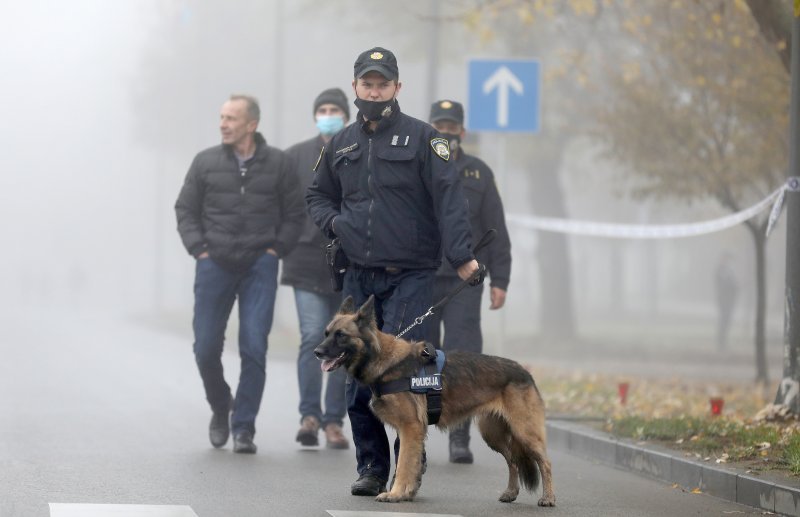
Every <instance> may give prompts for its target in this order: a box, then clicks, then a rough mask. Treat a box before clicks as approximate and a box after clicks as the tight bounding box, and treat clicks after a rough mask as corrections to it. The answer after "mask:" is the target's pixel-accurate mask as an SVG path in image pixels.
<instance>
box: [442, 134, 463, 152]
mask: <svg viewBox="0 0 800 517" xmlns="http://www.w3.org/2000/svg"><path fill="white" fill-rule="evenodd" d="M442 136H443V137H445V138H446V139H447V142H448V143H449V144H450V154H453V153H455V152H456V151H458V149H459V148H460V147H461V134H460V133H455V134H454V133H442Z"/></svg>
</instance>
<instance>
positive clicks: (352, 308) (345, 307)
mask: <svg viewBox="0 0 800 517" xmlns="http://www.w3.org/2000/svg"><path fill="white" fill-rule="evenodd" d="M354 312H356V304H355V302H353V297H352V296H348V297H347V298H345V299H344V301H342V305H340V306H339V314H353V313H354Z"/></svg>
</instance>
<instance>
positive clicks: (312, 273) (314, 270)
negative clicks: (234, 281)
mask: <svg viewBox="0 0 800 517" xmlns="http://www.w3.org/2000/svg"><path fill="white" fill-rule="evenodd" d="M323 145H324V142H323V140H322V137H320V136H319V135H318V136H315V137H314V138H311V139H309V140H305V141H303V142H300V143H299V144H295V145H293V146H292V147H290V148H288V149H287V150H286V154H288V155H289V157H290V158H291V159H292V162H293V163H294V164H295V173H296V174H297V178H298V182H299V183H300V188H301V189H302V190H303V192H305V190H306V189H307V188H308V187H309V185H311V183H312V181H313V180H314V164H315V163H316V162H317V158H319V152H320V150H321V149H322V146H323ZM328 242H329V239H326V238H325V236H324V235H323V234H322V232H321V231H320V229H319V228H317V225H316V224H314V221H312V220H311V218H310V217H308V215H307V214H306V216H305V224H304V226H303V230H302V232H301V233H300V240H299V241H298V242H297V246H296V247H295V248H294V249H293V250H292V252H291V253H289V254H288V255H286V257H284V259H283V269H282V273H281V283H282V284H285V285H291V286H293V287H296V288H298V289H304V290H306V291H312V292H315V293H320V294H328V293H333V290H332V289H331V280H330V274H329V273H328V267H327V266H326V265H325V245H326V244H327V243H328Z"/></svg>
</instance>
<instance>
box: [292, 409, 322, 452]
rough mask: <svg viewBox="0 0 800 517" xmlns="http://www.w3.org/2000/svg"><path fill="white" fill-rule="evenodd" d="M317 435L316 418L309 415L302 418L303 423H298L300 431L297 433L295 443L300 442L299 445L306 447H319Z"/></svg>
mask: <svg viewBox="0 0 800 517" xmlns="http://www.w3.org/2000/svg"><path fill="white" fill-rule="evenodd" d="M317 433H319V420H317V417H315V416H311V415H308V416H304V417H303V421H302V422H301V423H300V430H299V431H297V437H296V438H295V441H298V442H300V444H302V445H305V446H306V447H313V446H315V445H319V438H318V437H317Z"/></svg>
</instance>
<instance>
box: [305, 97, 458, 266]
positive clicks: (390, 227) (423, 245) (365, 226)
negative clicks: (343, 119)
mask: <svg viewBox="0 0 800 517" xmlns="http://www.w3.org/2000/svg"><path fill="white" fill-rule="evenodd" d="M442 141H444V143H445V146H446V144H447V141H446V139H444V138H442V136H441V134H439V133H438V132H437V131H436V130H435V129H434V128H433V127H431V126H430V125H429V124H426V123H425V122H422V121H421V120H417V119H415V118H413V117H410V116H408V115H406V114H404V113H401V112H400V109H399V106H398V104H397V103H396V102H395V103H394V104H393V105H392V113H391V115H389V116H388V117H384V118H383V119H381V121H380V122H379V123H378V126H377V127H376V129H375V131H374V132H371V133H370V132H369V128H368V124H367V123H366V122H364V119H363V117H362V116H361V114H360V113H359V114H358V117H357V118H356V122H354V123H353V124H351V125H349V126H348V127H346V128H345V129H343V130H342V131H340V132H339V133H337V134H336V135H334V137H333V138H332V139H331V141H330V142H329V143H328V145H327V146H325V149H324V150H323V152H322V153H321V154H320V157H319V162H318V164H317V165H316V167H315V168H316V175H315V179H314V183H313V184H312V185H311V187H310V188H309V189H308V191H307V193H306V202H307V204H308V209H309V213H310V215H311V218H312V219H313V220H314V222H315V223H316V224H317V226H319V227H320V228H321V229H322V230H323V231H324V232H325V233H326V234H327V236H328V237H331V238H332V237H334V236H336V237H339V239H340V240H341V243H342V247H343V249H344V251H345V253H346V254H347V256H348V258H349V259H350V261H351V262H352V263H354V264H356V265H357V266H361V267H397V268H401V269H416V268H431V269H435V268H438V267H439V265H440V263H441V250H444V255H445V257H446V258H447V261H448V262H449V263H450V265H451V266H453V267H456V268H457V267H459V266H460V265H462V264H464V263H466V262H468V261H470V260H472V258H473V254H472V251H471V249H472V236H471V232H470V228H469V222H468V217H467V213H466V212H467V207H466V202H465V198H464V194H463V191H462V189H461V185H460V183H459V181H458V177H457V174H456V169H455V167H454V166H453V164H452V161H450V159H448V160H445V159H444V157H447V158H449V152H442V147H441V143H442ZM437 146H438V147H437ZM437 148H438V149H439V151H440V152H441V153H442V154H437ZM446 150H447V147H445V151H446ZM443 155H444V157H443ZM334 218H335V221H334ZM332 222H333V226H334V227H335V232H334V230H333V228H332V227H331V223H332Z"/></svg>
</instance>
